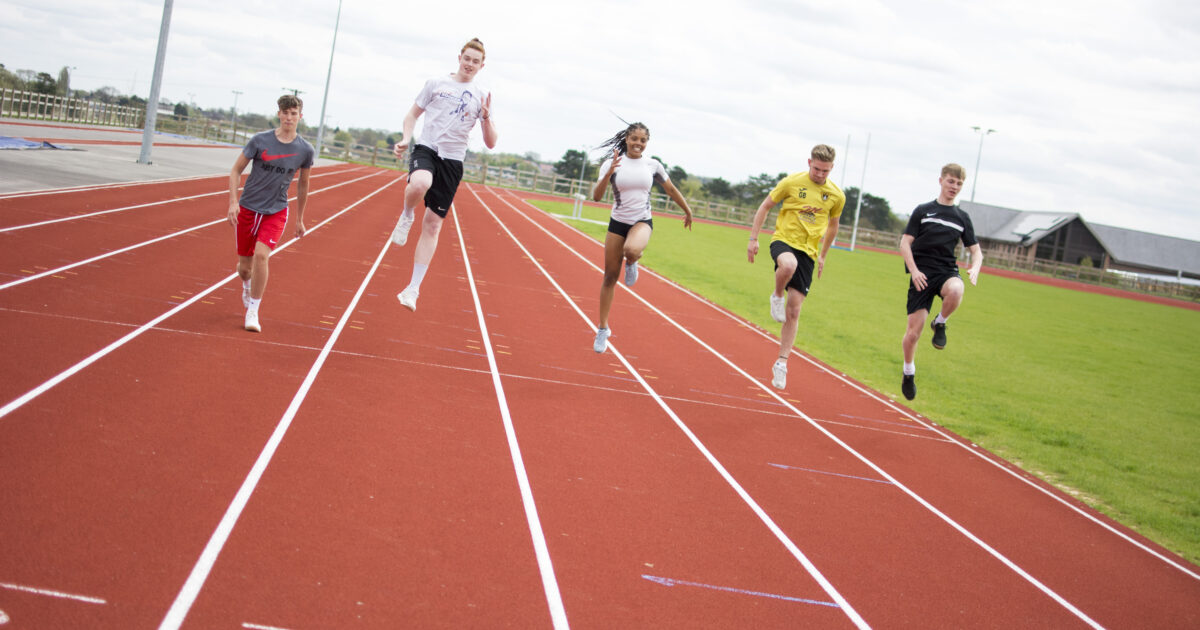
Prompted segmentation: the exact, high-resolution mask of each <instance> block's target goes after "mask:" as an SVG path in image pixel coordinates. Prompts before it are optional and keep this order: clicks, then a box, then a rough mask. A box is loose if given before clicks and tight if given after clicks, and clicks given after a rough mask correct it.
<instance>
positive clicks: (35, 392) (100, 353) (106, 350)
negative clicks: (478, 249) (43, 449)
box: [0, 178, 400, 419]
mask: <svg viewBox="0 0 1200 630" xmlns="http://www.w3.org/2000/svg"><path fill="white" fill-rule="evenodd" d="M398 181H400V178H396V179H394V180H392V181H390V182H388V183H387V184H384V185H383V186H382V187H381V188H378V189H376V190H375V191H374V192H372V193H370V194H368V195H367V196H365V197H363V198H362V199H359V200H358V201H356V202H354V203H352V204H350V205H349V206H346V207H345V208H343V209H342V210H340V211H338V212H337V213H336V214H334V215H333V216H331V217H329V218H327V219H325V220H324V221H322V222H320V223H318V224H316V225H315V226H313V228H312V229H311V230H309V231H308V233H306V234H305V236H306V237H307V236H309V235H310V234H312V233H313V232H316V231H317V230H318V229H319V228H320V227H321V226H323V225H325V224H326V223H329V222H330V221H332V220H334V219H336V218H338V217H339V216H341V215H343V214H345V213H346V212H349V211H350V210H351V209H352V208H354V207H356V206H358V205H359V204H361V203H363V202H364V201H366V200H368V199H370V198H371V197H374V196H375V195H377V194H379V193H381V192H383V190H384V189H385V188H387V187H388V186H391V185H392V184H395V183H396V182H398ZM297 240H298V239H296V238H293V239H291V240H290V241H288V242H286V243H284V244H283V245H280V246H279V247H277V248H275V250H274V251H272V252H271V255H272V256H274V255H275V254H276V253H278V252H281V251H283V250H284V249H287V248H288V246H290V245H292V244H293V243H295V242H296V241H297ZM236 277H237V274H236V273H231V274H229V275H228V276H225V278H223V279H221V280H219V281H217V283H216V284H214V285H212V286H210V287H208V288H207V289H205V290H203V291H201V292H199V293H197V294H195V295H193V296H192V297H190V298H188V300H187V301H185V302H181V303H179V304H178V305H177V306H175V308H173V309H171V310H169V311H167V312H165V313H163V314H162V315H159V316H158V317H155V318H154V319H152V320H150V321H148V322H146V323H145V324H142V325H141V326H139V327H138V328H137V329H135V330H133V331H131V332H129V333H128V334H126V335H125V336H124V337H121V338H120V339H117V340H116V341H114V342H112V343H110V344H108V345H107V346H105V347H103V348H101V349H100V350H97V351H96V352H94V353H93V354H92V355H91V356H88V357H87V358H85V359H83V360H82V361H80V362H78V363H76V364H75V365H72V366H71V367H69V368H67V369H65V370H63V371H62V372H59V373H58V374H57V375H55V376H54V377H52V378H51V379H50V380H47V381H46V382H44V383H42V384H41V385H38V386H37V387H35V388H33V389H31V390H29V391H27V392H25V393H24V394H22V395H21V396H19V397H18V398H16V399H14V400H12V401H11V402H9V403H8V404H6V405H4V406H3V407H0V419H3V418H4V417H5V416H7V415H8V414H10V413H12V412H14V411H16V410H17V409H20V408H21V407H22V406H24V405H25V404H26V403H28V402H29V401H31V400H33V399H34V398H37V397H38V396H41V395H42V394H44V393H46V392H48V391H50V390H51V389H52V388H54V387H55V386H56V385H58V384H59V383H62V382H63V381H65V380H67V379H68V378H70V377H72V376H74V375H75V374H77V373H78V372H80V371H81V370H83V369H84V368H86V367H88V366H89V365H91V364H93V363H95V362H96V361H99V360H100V359H103V358H104V357H106V356H108V355H109V354H111V353H112V352H113V351H115V350H116V349H117V348H120V347H121V346H123V345H125V344H127V343H129V342H130V341H133V340H134V339H136V338H137V337H139V336H141V335H142V333H144V332H146V331H147V330H150V329H151V328H154V327H155V326H157V325H158V324H160V323H162V322H163V321H165V320H167V319H169V318H170V317H172V316H173V315H175V314H177V313H179V312H180V311H182V310H183V309H185V308H187V307H189V306H191V305H192V304H195V303H196V302H198V301H200V300H201V299H203V298H204V297H205V296H207V295H208V294H209V293H212V292H213V291H216V290H217V289H219V288H221V286H222V285H224V284H225V283H227V282H229V281H231V280H233V279H234V278H236Z"/></svg>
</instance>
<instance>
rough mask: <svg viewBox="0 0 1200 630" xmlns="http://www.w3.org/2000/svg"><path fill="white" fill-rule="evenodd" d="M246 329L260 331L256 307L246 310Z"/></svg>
mask: <svg viewBox="0 0 1200 630" xmlns="http://www.w3.org/2000/svg"><path fill="white" fill-rule="evenodd" d="M246 330H249V331H250V332H262V326H260V325H259V324H258V309H255V308H252V309H247V310H246Z"/></svg>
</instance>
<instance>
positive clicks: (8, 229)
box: [0, 171, 348, 234]
mask: <svg viewBox="0 0 1200 630" xmlns="http://www.w3.org/2000/svg"><path fill="white" fill-rule="evenodd" d="M346 172H348V171H336V172H333V173H320V174H317V175H313V176H312V178H313V179H316V178H318V177H325V176H326V175H337V174H338V173H346ZM228 194H229V189H228V188H226V189H225V190H218V191H216V192H210V193H202V194H199V195H191V196H188V197H176V198H174V199H163V200H161V201H151V202H147V203H139V204H137V205H134V206H123V207H120V208H113V209H111V210H98V211H96V212H88V213H86V214H73V215H71V216H69V217H60V218H57V219H47V220H45V221H38V222H37V223H25V224H22V225H13V226H9V227H3V228H0V234H3V233H4V232H16V231H17V230H27V229H29V228H35V227H41V226H43V225H51V224H54V223H63V222H64V221H75V220H77V219H89V218H91V217H98V216H101V215H105V214H113V213H114V212H125V211H126V210H136V209H138V208H149V207H152V206H162V205H166V204H169V203H175V202H177V201H189V200H191V199H201V198H203V197H212V196H214V195H228ZM0 199H2V197H0Z"/></svg>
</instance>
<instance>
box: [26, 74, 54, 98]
mask: <svg viewBox="0 0 1200 630" xmlns="http://www.w3.org/2000/svg"><path fill="white" fill-rule="evenodd" d="M29 90H30V91H31V92H37V93H39V94H57V93H58V85H57V83H56V82H55V80H54V77H52V76H50V73H49V72H39V73H37V76H36V77H34V79H33V83H32V84H30V85H29Z"/></svg>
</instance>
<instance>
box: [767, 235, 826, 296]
mask: <svg viewBox="0 0 1200 630" xmlns="http://www.w3.org/2000/svg"><path fill="white" fill-rule="evenodd" d="M788 252H791V253H793V254H795V256H796V263H797V264H796V272H795V273H793V274H792V279H791V280H788V283H787V285H788V286H789V287H791V288H793V289H795V290H797V291H799V292H801V293H803V294H804V295H808V288H809V287H810V286H812V275H813V266H814V265H815V263H814V262H813V259H812V258H809V256H808V253H807V252H803V251H800V250H798V249H796V248H795V247H792V246H791V245H788V244H787V243H784V242H783V241H771V260H774V261H775V268H776V269H779V256H780V255H782V254H786V253H788Z"/></svg>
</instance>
